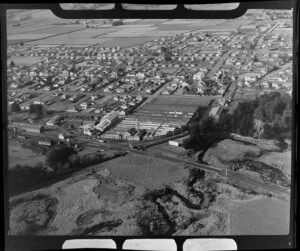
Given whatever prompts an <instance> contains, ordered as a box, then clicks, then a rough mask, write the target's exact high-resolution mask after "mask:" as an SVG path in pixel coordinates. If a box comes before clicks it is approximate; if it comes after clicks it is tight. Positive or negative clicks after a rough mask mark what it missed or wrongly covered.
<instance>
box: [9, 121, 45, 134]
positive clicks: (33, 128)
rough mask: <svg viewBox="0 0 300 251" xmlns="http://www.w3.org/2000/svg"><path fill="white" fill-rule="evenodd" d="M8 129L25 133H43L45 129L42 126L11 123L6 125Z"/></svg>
mask: <svg viewBox="0 0 300 251" xmlns="http://www.w3.org/2000/svg"><path fill="white" fill-rule="evenodd" d="M8 126H9V127H10V128H14V129H15V130H19V131H25V132H30V133H43V132H44V130H45V128H44V126H42V125H36V124H29V123H16V122H13V123H11V124H10V125H8Z"/></svg>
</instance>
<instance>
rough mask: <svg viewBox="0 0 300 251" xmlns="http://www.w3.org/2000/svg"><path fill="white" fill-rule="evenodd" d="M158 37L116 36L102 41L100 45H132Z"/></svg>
mask: <svg viewBox="0 0 300 251" xmlns="http://www.w3.org/2000/svg"><path fill="white" fill-rule="evenodd" d="M156 38H157V37H154V36H150V37H114V38H111V39H108V40H104V41H103V42H100V43H99V45H100V46H103V47H115V46H120V47H131V46H135V45H139V44H144V43H147V42H150V41H153V40H155V39H156Z"/></svg>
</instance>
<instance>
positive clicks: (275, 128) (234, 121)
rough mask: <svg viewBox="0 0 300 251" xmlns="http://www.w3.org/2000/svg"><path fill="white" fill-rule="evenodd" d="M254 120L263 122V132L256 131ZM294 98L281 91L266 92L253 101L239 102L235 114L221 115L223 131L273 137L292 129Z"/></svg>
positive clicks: (220, 122)
mask: <svg viewBox="0 0 300 251" xmlns="http://www.w3.org/2000/svg"><path fill="white" fill-rule="evenodd" d="M254 120H259V121H261V122H262V125H263V130H262V133H258V134H257V133H256V130H257V128H256V127H255V123H254ZM291 122H292V98H291V96H290V95H288V94H286V93H284V94H280V93H279V92H272V93H270V94H264V95H262V96H260V97H259V98H257V99H256V100H253V101H248V102H243V103H239V105H238V106H237V108H236V109H235V111H234V114H232V115H229V114H226V115H223V116H221V118H220V120H219V122H218V124H219V128H221V129H222V130H223V131H227V132H234V133H238V134H241V135H243V136H250V137H253V136H254V135H255V134H257V135H258V137H260V138H265V139H272V138H278V137H280V134H281V133H285V132H289V131H290V130H291Z"/></svg>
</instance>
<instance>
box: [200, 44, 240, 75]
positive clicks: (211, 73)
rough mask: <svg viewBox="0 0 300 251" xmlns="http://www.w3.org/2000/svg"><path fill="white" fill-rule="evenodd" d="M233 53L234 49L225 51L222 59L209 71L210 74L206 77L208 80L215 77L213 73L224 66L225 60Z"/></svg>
mask: <svg viewBox="0 0 300 251" xmlns="http://www.w3.org/2000/svg"><path fill="white" fill-rule="evenodd" d="M235 51H236V49H231V50H229V51H227V52H226V53H225V54H223V55H222V57H221V58H220V59H219V61H218V62H217V63H216V64H215V65H214V66H213V68H212V69H211V70H210V72H209V73H208V74H207V75H206V76H207V77H209V78H211V77H213V76H214V75H215V73H216V72H217V71H218V70H219V69H220V68H221V66H222V65H223V64H224V62H225V61H226V59H227V58H228V57H229V56H230V55H231V54H232V53H233V52H235Z"/></svg>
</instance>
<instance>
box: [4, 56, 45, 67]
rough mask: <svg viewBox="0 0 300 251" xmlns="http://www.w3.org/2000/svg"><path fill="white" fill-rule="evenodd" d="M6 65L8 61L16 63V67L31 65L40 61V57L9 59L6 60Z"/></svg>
mask: <svg viewBox="0 0 300 251" xmlns="http://www.w3.org/2000/svg"><path fill="white" fill-rule="evenodd" d="M7 61H8V63H9V62H10V61H13V62H15V63H16V65H21V64H22V65H33V64H36V63H38V62H40V61H41V58H40V57H11V58H9V59H8V60H7Z"/></svg>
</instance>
